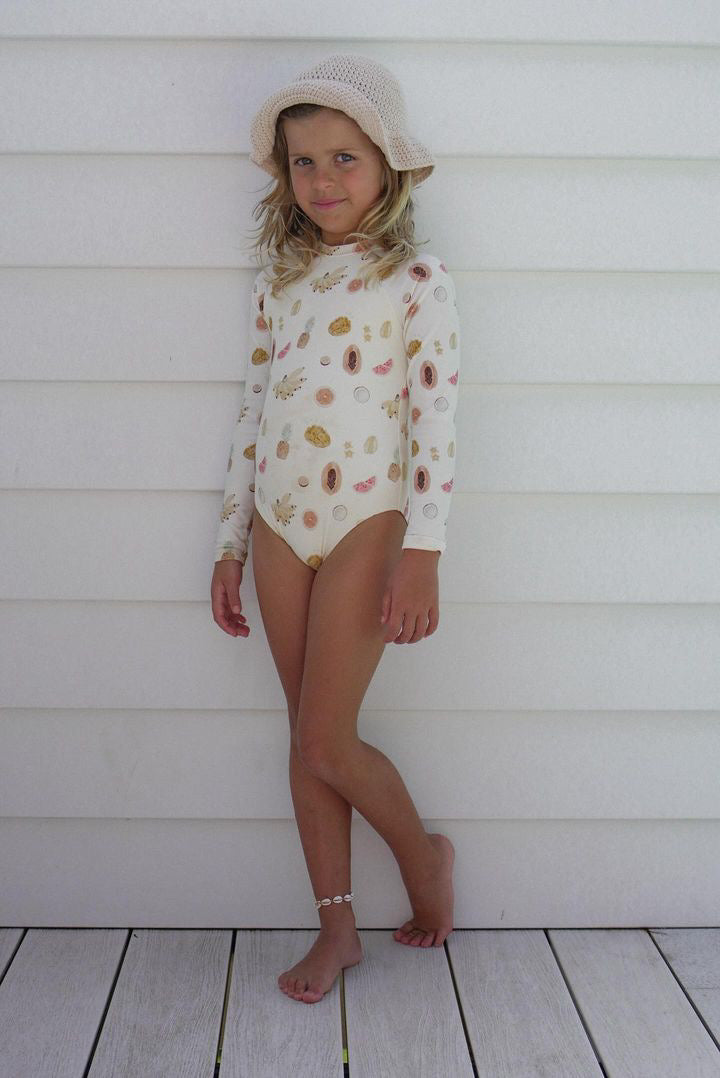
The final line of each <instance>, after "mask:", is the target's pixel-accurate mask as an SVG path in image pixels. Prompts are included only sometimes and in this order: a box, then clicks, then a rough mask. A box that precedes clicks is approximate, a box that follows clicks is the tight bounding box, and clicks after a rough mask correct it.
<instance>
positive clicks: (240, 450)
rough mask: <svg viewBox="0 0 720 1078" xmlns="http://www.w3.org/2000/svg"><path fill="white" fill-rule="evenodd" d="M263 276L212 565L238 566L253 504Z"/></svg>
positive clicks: (266, 340) (267, 339)
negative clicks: (224, 561)
mask: <svg viewBox="0 0 720 1078" xmlns="http://www.w3.org/2000/svg"><path fill="white" fill-rule="evenodd" d="M263 273H264V271H262V270H261V271H260V273H259V274H258V275H257V277H256V278H255V281H254V283H253V289H252V296H251V301H250V326H249V333H248V341H247V347H246V354H247V366H246V374H245V393H244V396H243V402H242V408H241V411H240V415H239V416H238V419H237V423H236V425H235V430H234V433H233V439H232V444H231V446H230V456H229V459H228V466H227V479H226V482H225V493H224V495H223V505H222V509H221V511H220V525H219V527H218V530H217V535H216V540H215V561H223V560H228V559H229V560H232V561H239V562H242V564H243V565H244V564H245V559H246V558H247V552H248V536H249V533H250V521H251V518H252V513H253V506H254V502H255V493H254V486H255V443H256V439H257V434H258V428H259V426H260V419H261V416H262V411H263V405H264V402H265V394H266V392H267V386H268V380H269V376H270V361H271V355H270V350H271V340H272V333H271V330H270V328H269V326H268V324H267V322H266V321H265V291H266V288H267V290H268V291H269V284H268V282H267V280H266V279H265V277H264V275H263Z"/></svg>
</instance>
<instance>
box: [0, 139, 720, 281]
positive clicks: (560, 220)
mask: <svg viewBox="0 0 720 1078" xmlns="http://www.w3.org/2000/svg"><path fill="white" fill-rule="evenodd" d="M268 179H269V177H268ZM264 192H265V189H264V185H261V184H260V183H259V175H258V170H257V167H256V166H255V165H251V164H250V162H249V161H247V160H246V159H244V158H233V157H232V156H226V155H216V156H213V155H205V154H197V155H173V154H169V155H160V154H157V155H154V154H144V155H138V156H132V155H125V154H103V155H82V154H78V155H73V154H28V155H23V154H6V155H5V156H4V157H3V183H2V186H0V215H1V216H2V219H3V221H4V230H3V233H4V234H3V246H2V251H1V252H0V258H1V264H2V265H4V266H51V265H55V266H57V265H64V266H133V267H136V266H142V267H153V266H164V267H167V266H176V267H200V266H211V267H214V268H225V267H238V268H239V267H243V268H245V267H250V266H252V264H253V263H252V262H251V250H252V241H253V239H254V236H253V232H252V228H253V227H254V226H250V225H249V224H248V222H250V221H251V220H252V210H253V207H254V205H255V204H256V202H257V201H258V199H259V198H260V197H261V196H262V195H263V193H264ZM416 199H417V204H418V218H417V221H418V227H417V232H416V235H417V237H418V239H421V240H424V239H428V238H430V239H431V242H430V244H429V245H427V246H425V247H424V248H421V250H422V249H425V250H430V251H431V252H432V253H434V254H437V255H438V256H439V257H445V258H447V262H448V269H449V270H450V271H451V272H453V271H458V270H479V269H482V270H487V269H491V270H518V269H524V270H529V269H535V270H538V269H543V270H564V271H567V270H610V269H612V270H623V271H649V270H651V271H663V272H667V271H670V272H672V271H678V270H686V271H693V272H699V271H702V272H708V271H710V272H718V271H720V214H718V212H717V207H718V205H719V204H720V160H718V161H713V160H705V161H687V160H676V161H664V160H656V161H642V160H635V161H632V160H609V159H592V160H579V159H578V160H569V159H563V160H558V159H555V158H551V157H549V158H546V159H542V160H541V159H538V158H494V159H492V158H491V159H487V158H486V159H482V160H480V159H477V160H473V159H470V158H467V159H464V158H448V159H446V160H445V161H444V162H443V165H442V174H441V175H439V176H438V182H436V183H429V184H428V185H427V189H426V188H425V186H423V187H422V188H421V189H420V190H419V191H418V193H417V195H416ZM458 206H461V207H462V213H458V212H457V207H458ZM450 252H452V258H450Z"/></svg>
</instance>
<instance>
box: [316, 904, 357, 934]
mask: <svg viewBox="0 0 720 1078" xmlns="http://www.w3.org/2000/svg"><path fill="white" fill-rule="evenodd" d="M332 914H334V915H335V916H331V915H328V916H326V917H321V918H320V931H321V932H326V933H328V934H331V933H335V934H337V935H338V936H342V935H349V934H351V933H352V932H356V931H357V929H356V927H355V914H354V913H353V912H352V910H345V911H344V912H342V913H341V912H340V910H332Z"/></svg>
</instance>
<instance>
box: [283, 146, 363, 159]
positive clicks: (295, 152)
mask: <svg viewBox="0 0 720 1078" xmlns="http://www.w3.org/2000/svg"><path fill="white" fill-rule="evenodd" d="M342 150H355V152H356V153H357V152H358V148H357V146H338V147H337V148H336V149H334V150H330V153H340V152H341V151H342ZM288 153H289V154H290V156H291V157H301V156H302V157H310V156H311V155H310V154H307V153H305V152H304V151H303V150H288Z"/></svg>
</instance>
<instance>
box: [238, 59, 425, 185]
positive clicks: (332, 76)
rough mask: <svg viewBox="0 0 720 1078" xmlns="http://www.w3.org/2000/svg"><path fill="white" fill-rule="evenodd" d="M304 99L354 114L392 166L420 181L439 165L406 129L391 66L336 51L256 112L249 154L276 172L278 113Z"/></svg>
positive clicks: (251, 157) (257, 162) (273, 95)
mask: <svg viewBox="0 0 720 1078" xmlns="http://www.w3.org/2000/svg"><path fill="white" fill-rule="evenodd" d="M305 101H307V102H310V103H311V104H314V105H325V106H326V107H327V108H331V109H340V110H341V111H342V112H345V113H346V114H347V115H348V116H350V117H352V119H353V120H355V122H356V123H357V124H358V126H359V127H361V128H362V130H363V131H364V132H365V134H366V135H367V136H368V138H370V139H372V141H373V142H374V143H375V145H376V146H379V147H380V149H381V150H382V152H383V153H384V155H385V158H386V160H387V162H388V164H389V165H390V166H391V167H392V168H394V169H397V170H398V171H399V172H404V171H409V172H412V174H413V185H414V186H415V187H417V186H418V185H419V184H421V183H422V182H423V181H424V180H426V179H427V178H428V176H429V175H430V173H431V172H432V170H433V169H434V168H435V159H434V158H433V155H432V154H431V153H430V150H429V149H428V148H427V146H424V145H423V144H422V142H419V141H418V139H416V138H413V136H412V135H410V134H409V132H408V130H407V113H406V108H405V98H404V96H403V92H402V88H401V86H400V83H399V82H398V80H397V79H396V78H395V76H394V75H393V74H392V72H390V71H388V69H387V68H386V67H383V65H382V64H380V63H378V62H377V61H376V60H371V59H370V58H369V57H366V56H357V55H355V54H353V53H335V54H333V55H332V56H327V57H325V59H324V60H321V61H320V63H318V64H314V65H313V67H309V68H307V69H306V70H305V71H302V72H301V73H300V74H299V75H298V76H297V78H296V79H295V80H294V81H293V82H291V83H289V85H287V86H284V87H283V88H282V89H280V90H277V91H276V92H275V93H273V94H271V95H270V97H268V98H267V100H266V101H265V102H264V103H263V104H262V106H261V107H260V109H259V110H258V112H257V113H256V115H255V117H254V119H253V121H252V124H251V128H250V138H251V141H252V151H251V153H250V160H251V161H253V162H254V163H255V164H256V165H259V166H260V168H262V169H264V170H265V172H269V173H270V175H271V176H277V169H276V167H275V164H274V162H273V161H272V158H271V156H270V154H271V152H272V148H273V145H274V143H275V122H276V120H277V116H278V113H279V112H280V111H281V109H284V108H287V107H288V105H298V104H300V103H301V102H305Z"/></svg>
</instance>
